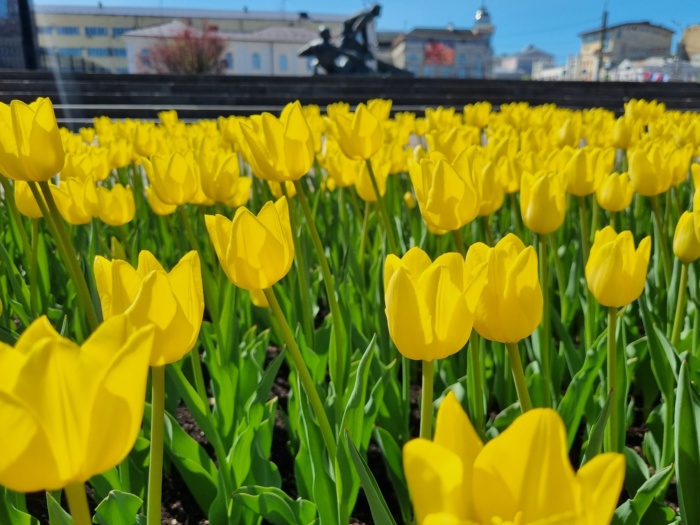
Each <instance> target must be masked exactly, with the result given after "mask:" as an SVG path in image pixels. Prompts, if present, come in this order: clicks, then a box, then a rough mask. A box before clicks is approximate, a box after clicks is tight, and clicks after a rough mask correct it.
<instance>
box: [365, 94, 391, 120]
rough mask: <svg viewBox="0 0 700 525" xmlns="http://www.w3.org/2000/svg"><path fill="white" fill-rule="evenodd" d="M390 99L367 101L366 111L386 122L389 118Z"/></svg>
mask: <svg viewBox="0 0 700 525" xmlns="http://www.w3.org/2000/svg"><path fill="white" fill-rule="evenodd" d="M391 104H392V101H391V99H384V98H374V99H372V100H368V101H367V109H369V110H370V111H371V112H372V114H373V115H374V116H375V117H377V118H378V119H379V120H388V119H389V117H390V116H391Z"/></svg>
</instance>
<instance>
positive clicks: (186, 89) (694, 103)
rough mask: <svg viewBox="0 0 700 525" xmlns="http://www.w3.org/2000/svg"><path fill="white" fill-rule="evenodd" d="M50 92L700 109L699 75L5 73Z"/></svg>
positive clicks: (149, 104) (407, 105)
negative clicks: (646, 104) (678, 78)
mask: <svg viewBox="0 0 700 525" xmlns="http://www.w3.org/2000/svg"><path fill="white" fill-rule="evenodd" d="M39 96H44V97H51V99H52V100H53V102H54V104H55V106H56V112H57V116H58V117H59V119H61V121H62V122H63V123H65V124H80V123H83V122H88V121H91V120H92V117H94V116H98V115H107V116H109V117H112V118H126V117H132V118H141V119H155V118H157V113H158V111H161V110H163V109H169V108H174V109H177V111H178V114H179V115H180V117H181V118H183V119H202V118H216V117H218V116H219V115H247V114H251V113H257V112H261V111H271V112H277V111H279V110H281V109H282V107H284V105H285V104H286V103H288V102H289V101H293V100H297V99H298V100H300V101H301V102H302V103H303V104H319V105H321V106H325V105H327V104H330V103H332V102H337V101H344V102H348V103H350V104H357V103H359V102H362V101H366V100H368V99H371V98H378V97H381V98H390V99H392V100H393V103H394V104H393V109H394V111H417V112H422V111H423V110H424V109H425V108H427V107H435V106H441V105H442V106H454V107H457V108H460V109H461V107H462V106H464V105H465V104H469V103H474V102H478V101H481V100H487V101H489V102H491V103H492V104H494V105H499V104H504V103H508V102H520V101H523V102H528V103H530V104H531V105H538V104H545V103H555V104H557V105H558V106H562V107H566V108H571V109H584V108H592V107H602V108H606V109H609V110H612V111H615V112H616V113H620V112H622V111H623V107H624V103H625V102H627V101H628V100H630V99H632V98H644V99H656V100H659V101H661V102H664V103H665V104H666V106H667V107H668V108H672V109H680V110H690V111H700V84H699V83H633V82H540V81H521V80H476V79H427V78H397V77H394V78H392V77H388V78H382V77H260V76H211V75H199V76H186V75H182V76H178V75H115V74H108V73H79V72H70V71H68V72H66V71H63V72H58V71H54V72H47V71H44V72H27V71H10V72H3V74H2V75H0V101H2V102H9V101H10V100H12V99H20V100H24V101H31V100H34V99H35V98H36V97H39Z"/></svg>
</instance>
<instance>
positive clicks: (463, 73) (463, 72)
mask: <svg viewBox="0 0 700 525" xmlns="http://www.w3.org/2000/svg"><path fill="white" fill-rule="evenodd" d="M457 78H467V68H466V67H458V68H457Z"/></svg>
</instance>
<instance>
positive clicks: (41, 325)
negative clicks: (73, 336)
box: [0, 316, 153, 492]
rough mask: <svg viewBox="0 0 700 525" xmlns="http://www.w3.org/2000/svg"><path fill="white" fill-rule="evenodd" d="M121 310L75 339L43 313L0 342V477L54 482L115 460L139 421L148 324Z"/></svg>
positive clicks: (48, 486) (25, 484)
mask: <svg viewBox="0 0 700 525" xmlns="http://www.w3.org/2000/svg"><path fill="white" fill-rule="evenodd" d="M127 325H128V321H127V319H126V316H116V317H114V318H112V319H110V320H108V321H107V322H105V323H103V324H102V325H100V326H99V327H98V328H97V330H95V332H94V333H93V334H92V335H91V336H90V338H89V339H88V340H87V341H85V343H83V345H82V346H78V345H76V344H75V343H73V342H71V341H69V340H68V339H64V338H63V337H61V336H60V335H59V334H58V333H57V332H56V331H55V330H54V329H53V327H52V326H51V324H50V323H49V321H48V320H47V319H46V317H40V318H39V319H37V320H36V321H34V322H33V323H32V324H31V325H30V326H29V327H28V328H27V329H26V330H25V331H24V333H23V334H22V336H21V337H20V338H19V340H18V341H17V343H16V344H15V347H14V348H12V347H10V346H7V345H5V344H3V343H0V412H1V413H2V414H3V417H2V419H0V448H1V449H2V454H1V455H0V485H4V486H5V487H8V488H9V489H11V490H15V491H17V492H37V491H40V490H58V489H61V488H63V487H65V486H66V485H69V484H72V483H83V482H85V481H87V480H88V479H89V478H91V477H92V476H95V475H97V474H100V473H102V472H104V471H106V470H108V469H110V468H112V467H114V466H116V465H118V464H119V463H121V462H122V461H123V460H124V458H125V457H126V456H127V454H128V453H129V451H130V450H131V449H132V447H133V446H134V442H135V441H136V437H137V436H138V433H139V430H140V429H141V420H142V417H143V407H144V404H143V400H144V397H145V395H146V380H147V377H148V356H149V355H150V353H151V348H152V346H153V328H152V327H144V328H141V329H140V330H135V331H133V330H129V329H128V328H127Z"/></svg>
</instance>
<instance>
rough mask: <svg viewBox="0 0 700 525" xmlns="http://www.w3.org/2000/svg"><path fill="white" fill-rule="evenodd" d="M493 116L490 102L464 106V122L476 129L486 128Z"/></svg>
mask: <svg viewBox="0 0 700 525" xmlns="http://www.w3.org/2000/svg"><path fill="white" fill-rule="evenodd" d="M490 116H491V103H490V102H477V103H476V104H467V105H466V106H464V122H465V123H466V124H468V125H470V126H474V127H476V128H485V127H486V125H487V124H488V123H489V117H490Z"/></svg>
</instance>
